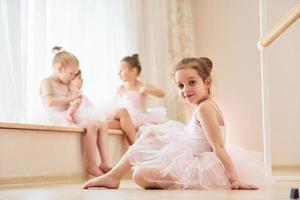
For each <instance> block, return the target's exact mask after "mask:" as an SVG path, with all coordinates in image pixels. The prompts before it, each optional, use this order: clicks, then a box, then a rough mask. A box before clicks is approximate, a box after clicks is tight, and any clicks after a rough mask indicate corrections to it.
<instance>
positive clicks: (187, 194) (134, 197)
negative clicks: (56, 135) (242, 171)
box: [0, 180, 300, 200]
mask: <svg viewBox="0 0 300 200" xmlns="http://www.w3.org/2000/svg"><path fill="white" fill-rule="evenodd" d="M81 186H82V183H64V184H48V185H39V186H37V185H35V186H9V187H8V186H6V187H0V200H17V199H18V200H50V199H51V200H53V199H55V200H57V199H63V200H71V199H72V200H79V199H80V200H96V199H97V200H98V199H101V200H102V199H103V200H119V199H120V200H127V199H128V200H129V199H130V200H148V199H149V200H150V199H151V200H154V199H158V200H167V199H171V200H179V199H185V200H193V199H197V200H200V199H205V200H207V199H212V200H223V199H224V200H225V199H226V200H229V199H236V200H243V199H249V200H250V199H251V200H254V199H264V200H265V199H270V200H271V199H272V200H276V199H278V200H279V199H280V200H283V199H289V193H290V188H292V187H297V188H300V181H299V182H298V181H297V182H275V183H274V184H273V185H272V186H268V187H266V188H261V189H259V190H257V191H233V190H206V191H204V190H202V191H201V190H143V189H140V188H138V187H137V186H136V185H135V184H134V183H133V182H132V181H131V180H124V181H122V182H121V187H120V189H118V190H108V189H89V190H83V189H81Z"/></svg>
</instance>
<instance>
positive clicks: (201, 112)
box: [196, 102, 257, 189]
mask: <svg viewBox="0 0 300 200" xmlns="http://www.w3.org/2000/svg"><path fill="white" fill-rule="evenodd" d="M217 115H218V114H217V113H216V111H215V109H214V108H212V106H211V105H209V104H207V103H205V102H204V103H201V105H200V106H199V109H198V111H197V115H196V117H197V119H198V120H199V122H200V124H201V126H202V128H203V130H204V134H205V136H206V138H207V140H208V142H209V143H210V145H211V147H212V148H213V151H214V152H215V153H216V155H217V156H218V158H219V159H220V161H221V162H222V164H223V165H224V167H225V169H226V171H227V173H228V174H227V175H228V178H229V181H230V183H231V188H232V189H257V187H256V186H254V185H249V184H245V183H242V182H240V181H239V178H238V175H237V173H236V170H235V168H234V165H233V163H232V161H231V159H230V157H229V155H228V153H227V151H226V149H225V146H224V141H223V137H222V133H221V129H220V125H219V121H218V117H217Z"/></svg>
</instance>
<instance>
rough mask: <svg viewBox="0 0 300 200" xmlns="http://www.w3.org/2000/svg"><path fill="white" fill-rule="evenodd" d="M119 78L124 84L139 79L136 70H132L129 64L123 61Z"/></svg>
mask: <svg viewBox="0 0 300 200" xmlns="http://www.w3.org/2000/svg"><path fill="white" fill-rule="evenodd" d="M119 76H120V78H121V80H122V81H124V82H126V81H131V80H133V79H135V78H136V77H137V73H136V69H135V68H130V65H129V64H128V63H127V62H124V61H122V62H121V65H120V71H119Z"/></svg>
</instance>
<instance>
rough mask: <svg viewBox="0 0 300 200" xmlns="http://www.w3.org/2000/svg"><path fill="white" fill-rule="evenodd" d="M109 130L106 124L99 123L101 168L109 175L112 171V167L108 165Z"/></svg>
mask: <svg viewBox="0 0 300 200" xmlns="http://www.w3.org/2000/svg"><path fill="white" fill-rule="evenodd" d="M107 144H108V130H107V124H106V122H99V131H98V138H97V145H98V149H99V154H100V157H101V164H100V166H99V168H100V169H101V170H102V171H103V172H104V173H107V172H108V171H109V170H111V167H110V166H109V164H108V151H107V150H108V145H107Z"/></svg>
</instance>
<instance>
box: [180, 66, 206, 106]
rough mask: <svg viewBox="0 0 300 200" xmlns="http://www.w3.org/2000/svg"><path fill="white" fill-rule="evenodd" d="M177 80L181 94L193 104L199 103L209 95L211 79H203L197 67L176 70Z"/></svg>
mask: <svg viewBox="0 0 300 200" xmlns="http://www.w3.org/2000/svg"><path fill="white" fill-rule="evenodd" d="M175 81H176V84H177V89H178V93H179V94H180V96H181V97H182V98H184V99H185V100H186V101H187V102H189V103H191V104H194V105H198V104H199V103H200V102H201V101H203V100H205V99H206V98H207V97H208V87H209V81H203V79H202V77H201V76H199V74H198V72H197V70H195V69H192V68H186V69H180V70H178V71H176V73H175Z"/></svg>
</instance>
